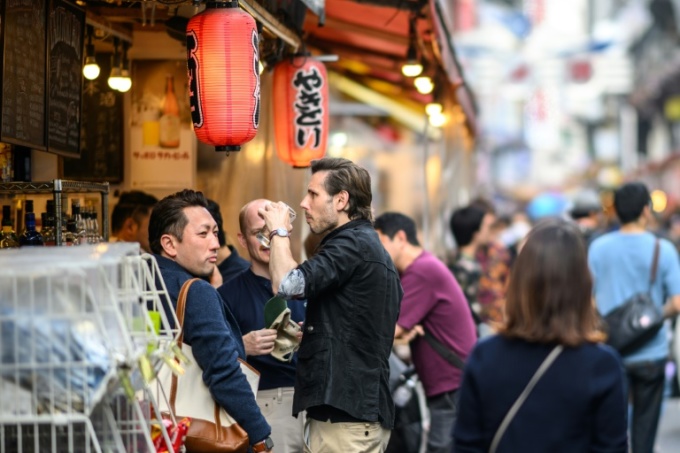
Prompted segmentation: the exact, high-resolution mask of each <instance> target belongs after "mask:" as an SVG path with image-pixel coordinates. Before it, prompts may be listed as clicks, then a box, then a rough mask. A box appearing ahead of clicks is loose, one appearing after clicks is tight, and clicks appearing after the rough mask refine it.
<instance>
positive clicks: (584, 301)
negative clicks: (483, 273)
mask: <svg viewBox="0 0 680 453" xmlns="http://www.w3.org/2000/svg"><path fill="white" fill-rule="evenodd" d="M592 287H593V281H592V278H591V276H590V271H589V269H588V262H587V259H586V247H585V242H584V241H583V238H582V237H581V234H580V233H579V231H578V230H577V229H576V227H575V226H574V225H572V224H570V223H568V222H566V221H564V220H555V219H553V220H547V221H544V222H541V223H539V224H538V225H537V226H536V227H535V228H534V229H532V230H531V232H530V233H529V235H528V237H527V241H526V244H525V245H524V247H523V248H522V251H521V252H520V254H519V256H518V257H517V260H516V261H515V264H514V266H513V269H512V273H511V275H510V284H509V286H508V292H507V298H506V306H505V311H506V322H505V325H504V326H503V327H501V329H500V333H501V334H502V335H505V336H507V337H515V338H523V339H525V340H527V341H534V342H540V343H552V342H557V343H560V344H564V345H567V346H577V345H579V344H582V343H584V342H598V341H603V340H604V339H605V335H604V333H603V332H602V330H601V326H602V323H601V320H600V318H599V316H598V314H597V311H596V309H595V306H594V304H593V301H592Z"/></svg>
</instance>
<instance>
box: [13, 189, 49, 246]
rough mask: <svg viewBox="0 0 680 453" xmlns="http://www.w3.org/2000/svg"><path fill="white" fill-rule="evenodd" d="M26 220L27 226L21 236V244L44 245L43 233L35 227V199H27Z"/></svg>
mask: <svg viewBox="0 0 680 453" xmlns="http://www.w3.org/2000/svg"><path fill="white" fill-rule="evenodd" d="M25 212H26V213H25V214H24V222H25V225H26V228H25V229H24V232H23V233H22V234H21V236H20V237H19V244H20V245H21V246H22V247H33V246H43V245H44V243H43V237H42V234H40V233H39V232H38V230H36V229H35V213H34V212H33V200H26V203H25Z"/></svg>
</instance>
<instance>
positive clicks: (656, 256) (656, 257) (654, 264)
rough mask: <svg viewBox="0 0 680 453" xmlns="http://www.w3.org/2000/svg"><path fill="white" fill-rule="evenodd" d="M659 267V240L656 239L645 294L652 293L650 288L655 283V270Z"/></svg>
mask: <svg viewBox="0 0 680 453" xmlns="http://www.w3.org/2000/svg"><path fill="white" fill-rule="evenodd" d="M658 267H659V238H656V241H655V243H654V258H653V259H652V270H651V271H650V272H649V290H648V291H647V292H649V293H651V292H652V286H654V282H655V281H656V270H657V268H658Z"/></svg>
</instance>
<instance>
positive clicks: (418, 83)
mask: <svg viewBox="0 0 680 453" xmlns="http://www.w3.org/2000/svg"><path fill="white" fill-rule="evenodd" d="M413 85H415V87H416V90H418V93H420V94H430V93H432V90H434V83H432V79H431V78H430V76H428V75H421V76H419V77H416V79H415V80H414V81H413Z"/></svg>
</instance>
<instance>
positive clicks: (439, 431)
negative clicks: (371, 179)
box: [374, 212, 488, 453]
mask: <svg viewBox="0 0 680 453" xmlns="http://www.w3.org/2000/svg"><path fill="white" fill-rule="evenodd" d="M487 223H488V221H487ZM374 227H375V229H376V230H377V231H378V235H379V237H380V241H381V242H382V244H383V246H384V247H385V250H387V252H388V253H389V255H390V257H391V258H392V261H393V262H394V265H395V267H396V268H397V270H398V271H399V275H400V278H401V285H402V287H403V289H404V298H403V300H402V304H401V311H400V313H399V319H398V320H397V324H396V328H395V334H394V335H395V339H396V340H401V339H406V340H411V341H410V347H411V358H412V360H413V364H414V366H415V369H416V372H417V373H418V376H419V378H420V380H421V382H422V383H423V386H424V389H425V394H426V396H427V407H428V409H429V412H430V430H429V433H428V439H427V450H426V451H427V452H428V453H450V452H451V448H452V445H453V438H452V432H453V426H454V424H455V419H456V413H457V410H456V392H457V391H458V388H459V386H460V382H461V379H462V374H463V372H462V364H463V362H464V361H465V359H466V358H467V356H468V355H469V353H470V351H471V350H472V348H473V346H474V344H475V342H476V341H477V335H476V332H475V324H474V321H473V319H472V315H471V312H470V308H469V306H468V304H467V301H466V299H465V296H464V295H463V292H462V290H461V288H460V286H459V285H458V283H457V282H456V280H455V279H454V278H453V275H452V274H451V272H450V271H449V269H448V268H447V267H446V265H444V263H443V262H441V261H440V260H439V259H437V258H436V257H435V256H434V255H432V254H431V253H430V252H428V251H426V250H424V249H423V248H422V247H421V246H420V243H419V242H418V238H417V236H416V234H417V233H416V224H415V222H414V221H413V219H411V218H410V217H407V216H405V215H403V214H400V213H396V212H388V213H385V214H382V215H380V216H379V217H378V218H377V219H376V220H375V223H374ZM423 335H427V336H430V338H434V341H436V342H437V343H439V347H443V348H444V349H445V350H447V351H448V353H449V354H451V353H452V354H453V355H455V356H457V357H458V359H459V361H460V363H459V365H458V366H456V365H454V364H452V363H451V362H450V361H449V360H447V359H446V358H445V357H444V356H443V355H442V354H441V353H440V352H439V351H437V350H436V349H435V348H434V347H433V346H432V345H431V344H430V343H429V342H428V341H427V339H426V338H424V336H423Z"/></svg>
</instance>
